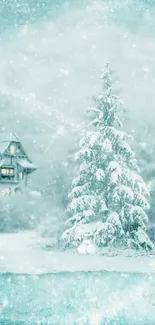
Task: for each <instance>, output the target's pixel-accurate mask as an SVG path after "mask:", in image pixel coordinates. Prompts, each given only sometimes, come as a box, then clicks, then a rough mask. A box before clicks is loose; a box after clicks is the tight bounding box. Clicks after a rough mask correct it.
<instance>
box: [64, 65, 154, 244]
mask: <svg viewBox="0 0 155 325" xmlns="http://www.w3.org/2000/svg"><path fill="white" fill-rule="evenodd" d="M101 79H102V83H103V89H102V92H101V94H100V95H99V96H98V97H95V98H94V103H95V105H94V107H91V108H90V109H89V110H88V111H89V115H90V119H91V122H90V128H91V131H88V132H86V134H85V136H84V137H83V138H82V140H81V141H80V150H79V151H78V152H77V153H76V155H75V160H76V161H77V162H78V163H79V164H80V170H79V174H78V176H77V178H75V179H74V180H73V182H72V191H71V193H70V194H69V198H70V200H71V202H70V204H69V213H70V218H69V219H68V220H67V222H66V224H67V225H69V227H68V229H67V230H65V232H64V233H63V235H62V239H63V241H64V242H65V243H66V245H70V244H71V245H78V244H79V243H80V242H82V241H83V240H84V239H88V238H89V239H92V240H93V241H94V242H95V243H96V244H97V245H103V246H107V245H115V244H117V243H120V242H122V243H124V244H125V245H127V246H128V247H137V248H139V247H141V246H143V245H144V246H145V244H146V242H147V244H146V245H147V246H150V247H151V248H152V247H153V246H152V243H151V242H150V240H149V238H148V237H147V235H146V233H145V226H146V223H147V220H148V218H147V214H146V213H147V210H148V208H149V204H148V201H147V197H148V195H149V193H148V190H147V187H146V185H145V183H144V181H143V179H142V178H141V176H140V175H139V170H138V166H137V161H136V159H135V155H134V153H133V151H132V150H131V147H130V145H129V144H128V140H129V136H127V135H126V134H125V133H124V132H123V131H120V129H119V128H120V126H121V122H120V120H119V118H118V117H117V116H116V113H117V111H118V109H119V108H120V106H121V100H120V99H119V98H118V97H117V96H116V95H115V94H114V92H113V88H112V73H111V71H110V70H109V67H108V65H106V69H105V72H104V73H103V75H102V77H101ZM142 238H143V240H142ZM144 238H145V240H144Z"/></svg>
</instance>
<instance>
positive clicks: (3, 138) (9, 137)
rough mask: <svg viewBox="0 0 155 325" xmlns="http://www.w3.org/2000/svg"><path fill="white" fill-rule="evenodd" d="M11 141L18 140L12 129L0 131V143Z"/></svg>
mask: <svg viewBox="0 0 155 325" xmlns="http://www.w3.org/2000/svg"><path fill="white" fill-rule="evenodd" d="M11 141H15V142H19V138H18V137H17V135H16V134H15V133H14V132H12V131H10V132H9V131H3V132H0V143H1V142H9V143H10V142H11Z"/></svg>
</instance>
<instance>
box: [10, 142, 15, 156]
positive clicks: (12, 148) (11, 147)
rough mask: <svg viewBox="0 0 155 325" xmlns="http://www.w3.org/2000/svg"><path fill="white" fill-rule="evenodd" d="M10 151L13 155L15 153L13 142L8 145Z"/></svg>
mask: <svg viewBox="0 0 155 325" xmlns="http://www.w3.org/2000/svg"><path fill="white" fill-rule="evenodd" d="M10 153H11V155H14V153H15V146H14V145H13V144H12V145H11V146H10Z"/></svg>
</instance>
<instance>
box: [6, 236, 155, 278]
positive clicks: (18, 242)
mask: <svg viewBox="0 0 155 325" xmlns="http://www.w3.org/2000/svg"><path fill="white" fill-rule="evenodd" d="M50 242H51V238H49V239H48V238H46V239H43V238H41V237H40V235H39V233H37V232H36V233H35V232H31V231H30V232H21V233H16V234H0V273H17V274H35V275H37V274H46V273H53V272H78V271H117V272H129V273H130V272H131V273H134V272H135V273H155V256H151V255H150V256H149V255H146V254H145V255H144V256H143V255H140V254H139V255H138V252H137V253H136V252H134V251H130V250H127V251H119V250H118V252H117V251H116V253H117V254H116V256H115V254H112V255H111V251H110V250H108V251H104V250H103V251H102V250H101V251H100V250H98V251H96V254H86V255H85V254H84V256H83V255H82V254H78V253H77V251H76V249H73V250H70V251H67V252H60V251H49V250H46V247H48V246H49V244H50ZM108 255H109V256H108ZM110 255H111V256H110Z"/></svg>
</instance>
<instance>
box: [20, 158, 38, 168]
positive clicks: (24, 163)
mask: <svg viewBox="0 0 155 325" xmlns="http://www.w3.org/2000/svg"><path fill="white" fill-rule="evenodd" d="M17 164H18V165H20V166H21V167H22V168H25V169H31V170H35V169H37V168H36V167H35V165H34V164H32V163H31V162H30V161H29V160H28V159H18V160H17Z"/></svg>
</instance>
